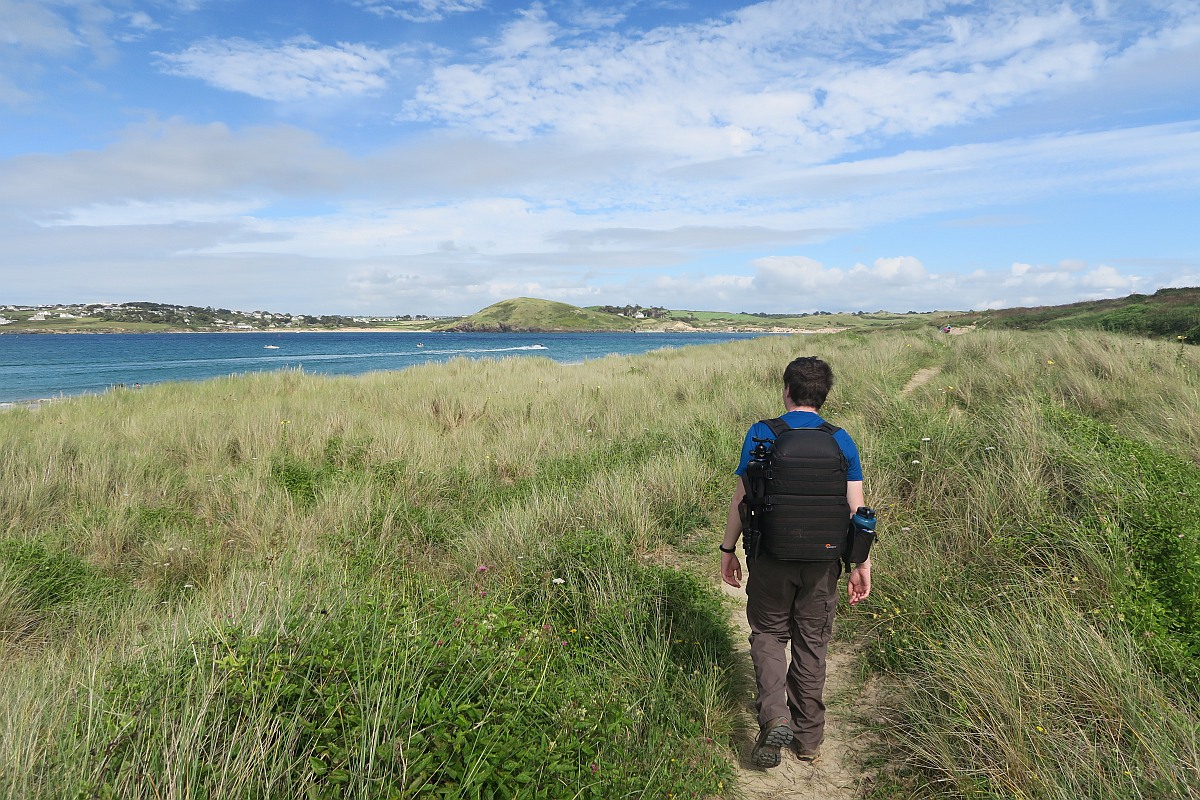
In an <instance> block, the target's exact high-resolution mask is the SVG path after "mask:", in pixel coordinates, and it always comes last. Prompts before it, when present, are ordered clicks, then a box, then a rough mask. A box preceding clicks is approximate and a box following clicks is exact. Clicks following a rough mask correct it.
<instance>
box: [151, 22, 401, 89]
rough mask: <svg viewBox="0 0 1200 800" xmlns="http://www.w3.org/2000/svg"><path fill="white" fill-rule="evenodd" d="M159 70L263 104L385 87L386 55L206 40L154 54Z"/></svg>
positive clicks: (346, 47) (297, 42)
mask: <svg viewBox="0 0 1200 800" xmlns="http://www.w3.org/2000/svg"><path fill="white" fill-rule="evenodd" d="M158 56H159V59H160V62H161V66H162V68H163V71H164V72H166V73H168V74H171V75H180V76H183V77H188V78H198V79H200V80H203V81H205V82H206V83H209V84H211V85H213V86H215V87H217V88H218V89H225V90H228V91H232V92H242V93H244V94H248V95H251V96H253V97H259V98H262V99H264V100H275V101H279V102H290V101H295V100H305V99H308V98H317V97H337V96H343V95H368V94H377V93H379V92H382V91H383V90H384V89H385V88H386V87H387V74H388V72H389V71H390V69H391V54H390V53H389V52H388V51H387V50H379V49H375V48H372V47H368V46H367V45H361V44H346V43H339V44H337V45H336V46H330V45H321V44H318V43H317V42H315V41H313V40H312V39H309V38H307V37H301V38H297V39H292V40H290V41H288V42H285V43H284V44H283V45H281V46H278V47H272V46H268V45H263V44H260V43H257V42H251V41H247V40H245V39H224V40H218V39H209V40H207V41H203V42H199V43H197V44H193V45H192V46H191V47H189V48H187V49H186V50H184V51H183V52H180V53H158Z"/></svg>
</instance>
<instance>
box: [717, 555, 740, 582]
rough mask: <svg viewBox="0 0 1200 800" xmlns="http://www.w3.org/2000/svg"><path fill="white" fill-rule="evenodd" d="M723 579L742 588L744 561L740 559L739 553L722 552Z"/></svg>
mask: <svg viewBox="0 0 1200 800" xmlns="http://www.w3.org/2000/svg"><path fill="white" fill-rule="evenodd" d="M721 580H723V581H725V582H726V583H728V584H729V585H730V586H734V587H737V588H739V589H740V588H741V586H742V562H741V561H739V560H738V557H737V553H721Z"/></svg>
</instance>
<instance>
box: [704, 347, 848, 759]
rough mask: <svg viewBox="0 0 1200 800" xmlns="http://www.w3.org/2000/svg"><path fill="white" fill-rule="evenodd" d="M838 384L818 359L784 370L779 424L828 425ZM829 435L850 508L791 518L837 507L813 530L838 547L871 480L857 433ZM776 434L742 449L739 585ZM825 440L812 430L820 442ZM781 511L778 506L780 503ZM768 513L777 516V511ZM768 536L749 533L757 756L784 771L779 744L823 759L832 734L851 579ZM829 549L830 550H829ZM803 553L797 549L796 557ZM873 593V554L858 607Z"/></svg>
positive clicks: (764, 432) (734, 523)
mask: <svg viewBox="0 0 1200 800" xmlns="http://www.w3.org/2000/svg"><path fill="white" fill-rule="evenodd" d="M832 388H833V370H832V369H831V368H830V366H829V365H828V364H827V363H825V362H824V361H822V360H821V359H819V358H816V357H807V358H797V359H796V360H794V361H792V362H791V363H790V364H788V366H787V369H786V370H785V371H784V373H783V405H784V408H785V409H786V412H785V413H784V414H783V416H782V417H781V418H780V419H781V420H782V421H783V422H784V423H786V425H787V427H790V428H819V427H821V426H822V425H823V424H825V420H823V419H822V418H821V417H820V416H818V414H817V412H818V411H819V410H820V408H821V406H822V405H823V404H824V402H825V398H826V396H828V394H829V391H830V389H832ZM771 423H772V424H775V425H776V428H777V429H778V428H780V427H782V426H781V425H780V424H779V423H777V422H776V421H774V420H772V421H771ZM830 430H833V431H834V432H833V441H834V442H836V449H840V450H841V454H842V456H844V459H845V460H844V462H841V463H842V464H843V465H844V469H845V498H844V500H845V505H842V498H841V497H840V496H830V497H824V496H820V497H815V498H811V497H810V498H802V499H801V502H800V503H799V505H797V506H792V507H791V508H790V510H789V512H788V513H792V514H799V515H800V516H801V517H806V518H807V517H808V516H809V515H811V516H812V518H813V519H820V518H821V516H822V515H821V514H820V509H821V508H824V509H827V510H829V513H827V514H826V515H825V517H826V521H824V522H818V523H814V524H815V526H816V527H818V528H819V527H821V526H822V525H823V526H824V527H825V528H826V529H828V530H829V531H830V533H829V534H828V535H827V539H828V540H832V541H837V540H836V538H835V537H836V535H837V534H836V529H837V528H838V524H839V523H838V520H837V517H838V516H840V515H841V514H843V513H844V514H845V516H844V518H843V519H844V522H843V523H840V524H841V526H842V527H841V530H842V531H843V533H844V532H845V531H846V530H848V529H849V525H850V515H851V513H852V512H853V511H854V510H855V509H857V508H859V507H860V506H862V505H863V475H862V466H861V465H860V463H859V457H858V447H857V446H856V445H855V444H854V441H853V440H852V439H851V438H850V436H849V434H847V433H846V432H845V431H843V430H841V429H832V426H828V425H826V433H828V432H829V431H830ZM776 435H777V434H776V433H775V431H774V430H772V428H771V427H770V425H769V424H768V423H767V422H765V421H764V422H757V423H755V424H754V425H753V426H752V427H751V428H750V430H749V431H748V432H747V433H746V439H745V442H744V444H743V445H742V457H741V462H740V463H739V465H738V468H737V475H738V476H739V480H738V483H737V487H736V489H735V490H734V492H733V498H732V500H731V502H730V504H729V515H728V519H727V521H726V523H725V539H724V541H723V542H722V543H721V545H720V549H721V553H722V556H721V578H722V580H724V581H725V582H726V583H728V584H729V585H730V586H741V579H742V565H741V562H740V561H739V560H738V557H737V553H736V549H735V546H736V544H737V542H738V538H739V537H741V536H742V534H743V522H742V512H743V498H745V497H746V493H747V484H748V483H749V481H748V479H747V475H746V472H747V467H748V466H749V465H750V463H751V460H752V459H753V458H754V453H755V448H756V447H758V446H759V444H760V443H765V444H766V445H767V446H772V445H773V444H774V443H775V439H776ZM779 435H783V434H782V433H781V434H779ZM822 435H823V434H817V433H814V434H812V436H813V437H820V436H822ZM804 436H805V437H807V436H809V435H808V434H804ZM823 441H824V443H825V448H826V450H829V451H830V452H832V453H833V456H832V457H833V458H836V449H835V448H832V447H831V446H829V445H828V442H829V439H828V438H825V439H824V440H823ZM760 452H761V451H760ZM827 460H828V459H827ZM838 460H839V461H840V459H838ZM776 471H778V470H776ZM840 476H841V472H840V471H839V472H834V473H833V478H832V479H831V480H830V481H829V482H827V483H826V487H827V491H828V492H834V491H836V488H837V487H838V486H840V481H841V477H840ZM828 487H832V488H828ZM818 491H821V490H818ZM776 499H777V498H776ZM788 499H791V498H788ZM780 505H781V504H780V503H778V502H776V503H774V506H775V507H779V506H780ZM767 513H775V512H774V508H772V510H771V511H770V512H767ZM789 524H790V523H789ZM751 527H754V526H751ZM794 527H797V528H799V527H808V526H807V525H796V526H794ZM767 530H768V533H769V535H752V532H751V531H746V537H745V541H744V542H743V545H744V547H745V550H746V566H747V569H748V571H749V578H748V579H747V583H746V598H747V602H746V619H747V621H748V622H749V625H750V630H751V634H750V657H751V660H752V661H753V662H754V673H755V678H756V680H757V683H758V697H757V701H756V705H757V708H758V724H759V729H760V732H759V735H758V739H757V740H756V742H755V745H754V750H753V752H752V754H751V760H752V761H753V763H754V764H755V766H759V767H775V766H778V765H779V761H780V753H779V751H780V748H781V747H784V746H786V745H788V744H791V745H793V747H794V749H795V752H796V755H797V757H799V758H800V759H801V760H802V761H808V762H812V761H815V760H816V759H817V757H818V755H819V751H820V746H821V740H822V738H823V737H824V731H825V704H824V702H823V700H822V692H823V690H824V688H825V654H826V651H827V648H828V645H829V639H830V636H831V635H832V633H833V617H834V613H835V612H836V610H837V583H838V578H839V576H840V575H841V573H842V561H841V560H840V559H838V558H837V557H835V558H833V559H832V560H790V559H783V558H779V557H777V556H778V555H782V554H784V553H788V547H789V542H787V541H781V540H782V539H785V538H786V535H785V534H780V533H778V532H770V529H769V527H768V529H767ZM800 535H801V534H797V536H800ZM802 535H804V536H807V535H809V534H802ZM822 535H824V534H822ZM773 543H774V544H775V547H774V554H773V552H772V544H773ZM825 547H830V545H828V544H826V545H825ZM795 552H796V551H795V550H793V551H791V554H794V553H795ZM870 593H871V562H870V559H869V558H864V560H863V561H862V562H861V563H859V564H856V565H854V566H853V569H852V570H851V573H850V579H849V585H848V587H847V594H848V596H849V599H850V602H851V604H857V603H859V602H861V601H862V600H865V599H866V597H867V596H868V595H869V594H870ZM789 642H790V645H791V656H792V660H791V666H790V667H789V666H788V662H787V649H788V646H789Z"/></svg>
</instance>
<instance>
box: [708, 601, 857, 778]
mask: <svg viewBox="0 0 1200 800" xmlns="http://www.w3.org/2000/svg"><path fill="white" fill-rule="evenodd" d="M743 584H744V581H743ZM721 588H722V589H724V591H725V593H726V594H727V595H729V596H730V597H733V598H735V599H737V601H738V602H737V603H736V607H735V608H734V611H733V614H732V620H733V623H734V627H735V628H736V629H737V630H738V632H739V634H740V636H739V639H738V650H739V651H740V652H741V653H742V657H743V658H745V659H746V664H747V669H749V662H750V643H749V636H750V627H749V626H748V625H747V624H746V591H745V589H744V588H742V589H735V588H733V587H732V586H729V585H728V584H726V583H722V584H721ZM852 666H853V655H852V654H851V653H849V652H847V651H846V649H845V648H839V647H838V646H837V645H836V644H834V645H832V646H831V647H830V651H829V658H828V660H827V662H826V677H825V707H826V711H825V714H826V724H825V741H824V743H822V745H821V757H820V758H819V759H817V762H816V763H815V764H807V763H805V762H803V761H800V760H799V759H797V758H796V755H795V753H794V752H793V751H792V750H791V748H784V750H783V751H782V756H783V760H782V761H781V762H780V764H779V766H778V767H775V768H773V769H769V770H764V769H758V768H757V767H754V766H752V765H751V763H750V751H751V750H752V749H753V747H754V742H753V740H751V739H747V740H746V741H743V742H741V743H740V746H739V748H738V764H737V768H738V783H739V786H740V788H741V792H742V796H743V797H745V798H746V800H783V798H787V800H856V798H859V797H862V795H863V792H864V789H865V788H866V786H867V785H868V782H869V781H870V777H869V776H868V775H865V774H864V773H863V772H862V770H861V769H859V768H857V766H856V765H857V764H858V763H860V759H859V758H858V757H857V755H856V754H855V752H854V746H853V734H854V731H855V726H854V722H853V718H852V716H851V713H850V712H851V709H852V707H853V705H854V703H853V698H852V697H851V696H850V695H851V692H852V691H853V689H854V686H855V681H854V680H853V677H852V675H851V670H852ZM744 713H745V715H746V729H747V730H749V731H754V732H757V730H758V724H757V722H756V720H755V714H754V703H753V700H751V699H749V698H747V701H746V704H745V709H744Z"/></svg>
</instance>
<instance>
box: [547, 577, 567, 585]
mask: <svg viewBox="0 0 1200 800" xmlns="http://www.w3.org/2000/svg"><path fill="white" fill-rule="evenodd" d="M550 582H551V583H553V584H555V585H561V584H564V583H566V580H564V579H563V578H555V579H554V580H552V581H550Z"/></svg>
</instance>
